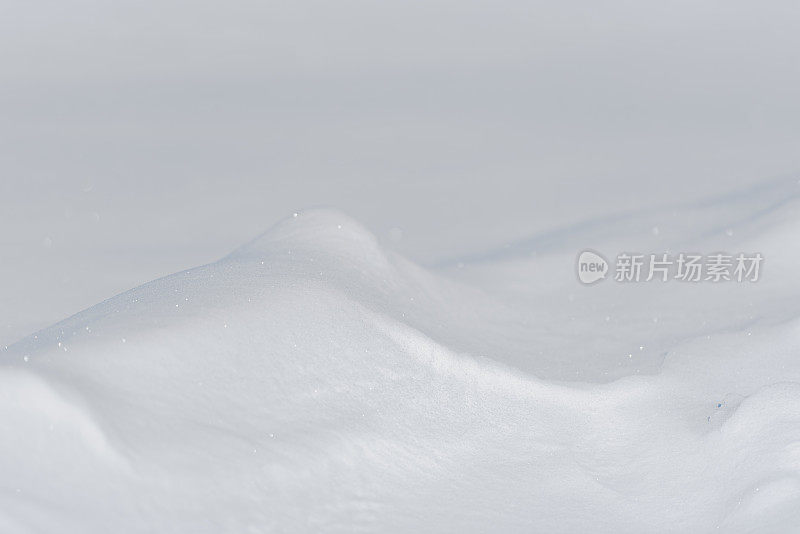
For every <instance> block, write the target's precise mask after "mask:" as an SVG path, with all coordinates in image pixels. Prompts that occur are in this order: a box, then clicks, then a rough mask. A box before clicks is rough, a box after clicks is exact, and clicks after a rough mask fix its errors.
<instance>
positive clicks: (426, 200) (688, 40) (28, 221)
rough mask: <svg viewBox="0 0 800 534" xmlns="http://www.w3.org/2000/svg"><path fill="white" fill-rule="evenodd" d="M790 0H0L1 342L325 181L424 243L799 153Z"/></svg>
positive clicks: (189, 261)
mask: <svg viewBox="0 0 800 534" xmlns="http://www.w3.org/2000/svg"><path fill="white" fill-rule="evenodd" d="M799 6H800V4H798V3H796V2H790V1H785V2H744V1H736V0H734V1H726V2H721V1H716V2H697V1H692V2H689V1H677V2H633V1H630V2H627V1H611V2H602V3H601V2H589V1H586V2H494V1H492V2H490V1H485V2H474V1H464V0H459V1H446V2H445V1H439V0H433V1H425V2H399V1H398V2H374V1H373V2H366V1H364V2H352V1H341V2H308V1H291V2H289V1H286V2H250V1H242V0H232V1H229V2H215V3H209V2H202V1H191V2H189V1H170V0H166V1H159V2H132V1H115V2H92V1H76V0H59V1H50V2H47V1H42V2H39V1H33V2H32V1H24V2H22V1H17V0H5V1H3V2H2V3H0V65H2V68H1V69H0V345H2V344H7V343H11V342H13V341H15V340H16V339H18V338H19V337H21V336H23V335H25V334H28V333H30V332H32V331H33V330H35V329H38V328H40V327H43V326H46V325H47V324H49V323H52V322H54V321H56V320H58V319H61V318H63V317H65V316H67V315H69V314H71V313H74V312H76V311H79V310H80V309H82V308H84V307H87V306H89V305H91V304H94V303H96V302H98V301H100V300H102V299H104V298H107V297H110V296H112V295H114V294H116V293H118V292H120V291H122V290H125V289H128V288H130V287H133V286H136V285H138V284H140V283H143V282H145V281H148V280H150V279H153V278H155V277H158V276H162V275H166V274H169V273H171V272H174V271H177V270H181V269H184V268H188V267H191V266H194V265H196V264H200V263H205V262H209V261H213V260H215V259H217V258H218V257H220V256H222V255H224V254H226V253H227V252H229V251H230V250H231V249H233V248H234V247H236V246H238V245H239V244H241V243H243V242H245V241H247V240H248V239H250V238H252V237H253V236H254V235H256V234H258V233H260V232H262V231H263V230H265V229H266V228H268V227H269V226H270V225H271V224H273V223H274V222H276V221H277V220H279V219H280V218H282V217H284V216H286V215H288V214H290V213H291V212H292V211H295V210H298V209H302V208H304V207H309V206H316V205H328V206H336V207H339V208H341V209H342V210H344V211H345V212H347V213H349V214H350V215H352V216H354V217H356V218H357V219H359V220H360V221H362V222H363V223H364V224H365V225H366V226H367V227H368V228H370V229H371V230H372V231H374V232H375V233H376V234H377V235H378V236H379V237H380V238H381V239H382V240H384V241H385V242H386V244H387V246H391V247H393V248H395V249H397V250H399V251H401V252H402V253H404V254H406V255H408V256H410V257H411V258H412V259H415V260H417V261H419V262H421V263H423V264H430V263H435V262H436V261H437V260H439V259H441V258H446V257H451V256H453V255H455V254H468V253H471V252H475V251H479V250H481V249H483V248H486V247H495V246H498V245H502V244H503V243H505V242H508V241H512V240H515V239H519V238H522V237H525V236H527V235H530V234H533V233H536V232H539V231H543V230H546V229H548V228H552V227H556V226H558V225H560V224H564V223H567V222H576V221H581V220H584V219H588V218H591V217H593V216H597V215H601V214H604V213H611V212H614V211H619V210H626V209H630V208H637V209H638V208H648V207H651V206H652V207H656V206H661V205H664V204H667V203H674V202H681V201H685V200H687V199H693V198H699V197H703V196H708V195H713V194H715V193H719V192H722V191H727V190H730V189H735V188H737V187H741V186H743V185H745V184H749V183H753V182H758V181H762V180H766V179H769V178H771V177H774V176H777V175H783V174H787V173H792V172H795V171H797V170H798V169H800V150H799V149H800V99H798V94H800V61H798V60H799V59H800V57H799V56H800V32H798V28H799V27H800V7H799Z"/></svg>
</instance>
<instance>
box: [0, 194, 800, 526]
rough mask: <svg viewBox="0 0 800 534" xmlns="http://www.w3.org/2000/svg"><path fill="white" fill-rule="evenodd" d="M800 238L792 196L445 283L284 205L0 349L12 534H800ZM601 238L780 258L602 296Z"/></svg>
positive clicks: (5, 510) (754, 200)
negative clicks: (212, 251)
mask: <svg viewBox="0 0 800 534" xmlns="http://www.w3.org/2000/svg"><path fill="white" fill-rule="evenodd" d="M656 227H657V228H658V231H653V229H654V228H656ZM797 235H800V184H798V182H797V181H796V180H794V179H792V180H786V179H782V180H775V181H771V182H764V183H763V184H761V185H759V186H756V187H752V188H750V189H747V190H742V191H737V192H733V193H730V194H725V195H719V196H717V197H714V198H709V199H707V200H704V201H699V202H687V203H682V204H681V203H679V204H675V205H674V206H671V207H667V208H665V209H663V210H658V209H656V210H645V209H642V210H639V211H628V212H621V213H619V214H617V215H615V216H609V217H603V218H598V219H595V220H581V221H575V224H572V225H568V226H565V227H564V228H562V229H557V230H554V231H551V232H548V233H544V234H541V235H537V236H533V237H531V238H530V239H525V240H522V241H520V242H517V243H514V244H512V245H509V246H505V247H501V248H500V249H496V250H495V249H487V250H486V251H485V252H484V253H478V254H473V255H470V256H469V257H458V258H453V259H452V260H447V261H442V262H441V263H440V264H438V266H435V267H430V268H423V267H421V266H419V265H417V264H415V263H413V262H411V261H409V260H408V259H405V258H404V257H403V256H402V255H400V254H398V253H396V252H393V251H391V250H390V249H388V248H387V247H385V246H384V245H382V244H381V243H380V242H379V241H378V239H376V237H375V236H374V235H373V234H372V233H370V232H369V231H368V230H367V229H365V228H364V227H362V226H361V225H360V224H359V223H358V222H356V221H355V220H353V219H352V218H350V217H348V216H347V215H345V214H343V213H341V212H339V211H336V210H329V209H314V210H306V211H301V212H299V213H297V214H293V215H290V216H289V217H288V218H286V219H285V220H283V221H282V222H280V223H278V224H277V225H276V226H274V227H273V228H272V229H271V230H269V231H267V232H266V233H265V234H263V235H262V236H260V237H258V238H257V239H255V240H253V241H252V242H250V243H248V244H246V245H244V246H242V247H240V248H239V249H237V250H235V251H234V252H232V253H231V254H229V255H228V256H226V257H224V258H222V259H221V260H219V261H217V262H214V263H211V264H208V265H203V266H200V267H196V268H194V269H189V270H186V271H182V272H178V273H175V274H173V275H171V276H167V277H165V278H160V279H157V280H154V281H152V282H150V283H147V284H144V285H142V286H139V287H137V288H135V289H132V290H130V291H127V292H124V293H122V294H120V295H117V296H116V297H113V298H111V299H108V300H106V301H104V302H102V303H100V304H97V305H96V306H93V307H91V308H89V309H87V310H85V311H83V312H81V313H78V314H77V315H74V316H72V317H70V318H68V319H66V320H64V321H62V322H60V323H57V324H55V325H53V326H51V327H49V328H46V329H44V330H41V331H39V332H38V333H36V334H34V335H31V336H29V337H27V338H25V339H23V340H22V341H20V342H18V343H16V344H14V345H12V346H10V347H8V348H7V349H6V350H4V351H3V352H2V353H0V365H1V366H0V425H2V429H3V431H2V433H0V472H1V473H3V476H2V479H0V531H1V532H20V533H24V532H75V533H77V532H80V533H87V532H98V533H99V532H111V531H124V532H153V531H156V532H231V533H233V532H236V533H241V532H289V531H290V532H305V531H309V532H312V531H325V532H336V531H342V532H352V531H371V532H374V531H380V532H395V531H396V532H412V531H413V532H417V531H421V532H425V531H448V532H463V531H465V532H470V531H475V532H487V531H500V532H631V533H635V532H636V533H639V532H711V531H722V532H755V531H757V532H795V531H797V529H798V528H800V359H798V350H800V295H799V294H798V293H800V285H798V283H797V274H796V272H797V271H796V269H797V265H798V264H800V263H799V261H800V252H799V251H798V248H797V238H796V236H797ZM586 247H591V248H593V249H596V250H599V251H601V252H604V253H606V254H607V255H609V256H613V255H615V254H616V253H618V252H620V251H634V250H636V251H641V252H651V251H652V252H658V251H669V252H678V251H687V252H688V251H702V252H708V253H710V252H716V251H720V250H724V251H728V252H731V253H734V252H739V251H747V252H756V251H757V252H760V253H762V254H763V255H764V257H765V263H764V269H763V272H762V279H761V280H760V281H759V282H757V283H755V284H736V283H728V284H723V285H714V284H709V283H701V284H679V283H676V282H670V283H667V284H661V283H649V284H646V283H639V284H628V285H624V284H618V283H615V282H613V281H610V280H607V281H604V282H601V283H600V284H598V285H595V286H591V287H584V286H581V285H580V284H579V283H578V281H577V279H576V276H575V265H574V262H575V257H576V254H577V253H578V252H579V251H580V250H582V249H583V248H586Z"/></svg>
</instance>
